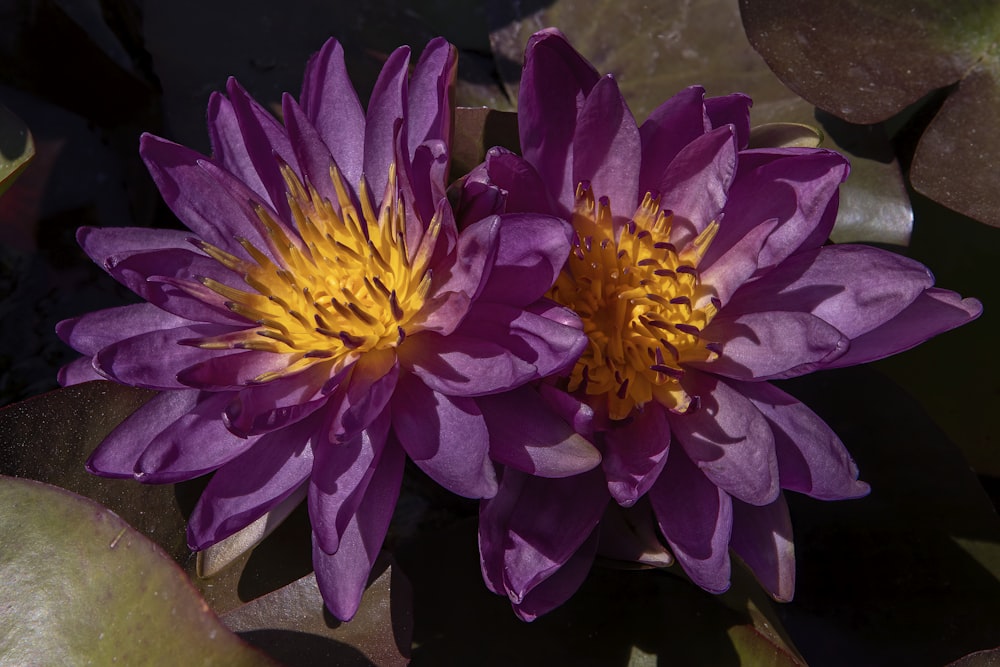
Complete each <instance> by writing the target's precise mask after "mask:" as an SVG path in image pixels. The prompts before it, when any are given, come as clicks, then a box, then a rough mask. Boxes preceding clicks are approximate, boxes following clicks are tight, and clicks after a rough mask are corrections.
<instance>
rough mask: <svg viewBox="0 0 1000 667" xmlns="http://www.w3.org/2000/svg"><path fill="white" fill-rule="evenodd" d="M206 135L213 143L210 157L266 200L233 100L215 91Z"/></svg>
mask: <svg viewBox="0 0 1000 667" xmlns="http://www.w3.org/2000/svg"><path fill="white" fill-rule="evenodd" d="M208 137H209V140H210V141H211V143H212V157H213V159H215V161H216V162H218V163H219V164H220V165H222V168H223V169H225V170H226V171H229V172H230V173H232V174H233V176H235V177H236V178H238V179H239V180H241V181H243V182H244V183H246V185H247V187H248V188H250V189H251V190H253V191H254V192H255V193H256V194H257V196H258V197H260V198H261V199H262V200H265V199H267V196H268V195H267V189H266V188H265V187H264V183H263V182H262V181H261V180H260V174H258V173H257V169H256V168H255V167H254V165H253V161H252V160H251V159H250V154H249V153H248V152H247V144H246V141H245V140H244V139H243V132H242V130H240V124H239V121H238V120H237V119H236V112H235V111H234V110H233V103H232V102H230V101H229V99H228V98H226V96H225V95H222V94H221V93H218V92H213V93H212V94H211V96H210V97H209V98H208Z"/></svg>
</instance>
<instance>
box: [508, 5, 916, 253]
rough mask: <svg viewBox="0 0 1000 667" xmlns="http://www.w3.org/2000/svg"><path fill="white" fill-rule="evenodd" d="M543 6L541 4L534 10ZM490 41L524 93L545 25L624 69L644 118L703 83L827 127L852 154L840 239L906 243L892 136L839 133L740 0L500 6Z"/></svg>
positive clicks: (779, 115)
mask: <svg viewBox="0 0 1000 667" xmlns="http://www.w3.org/2000/svg"><path fill="white" fill-rule="evenodd" d="M536 7H537V9H535V8H536ZM490 9H491V14H490V26H491V28H492V32H491V34H490V39H491V42H492V44H493V51H494V55H495V57H496V60H497V70H498V72H499V74H500V76H501V78H502V80H503V82H504V84H505V85H506V86H507V89H508V94H509V95H510V96H511V98H512V99H514V98H516V94H517V88H518V83H519V81H520V76H521V63H522V61H523V53H524V46H525V44H526V43H527V41H528V38H529V37H530V36H531V34H532V33H534V32H535V31H537V30H540V29H541V28H544V27H547V26H555V27H557V28H559V29H560V30H561V31H562V32H563V33H565V34H566V36H567V37H568V38H569V40H570V42H571V43H572V44H573V45H574V46H575V47H576V49H577V50H578V51H580V53H582V54H583V55H584V56H585V57H586V58H587V59H589V60H590V61H591V62H593V63H594V65H595V67H597V69H598V71H600V72H611V73H613V74H614V75H615V77H616V79H617V80H618V83H619V85H620V87H621V90H622V93H623V94H624V96H625V99H626V101H627V102H628V104H629V107H630V108H631V110H632V112H633V113H634V114H635V115H636V118H637V119H639V120H640V121H641V120H642V119H644V118H645V117H646V116H647V115H648V114H649V112H650V111H652V110H653V109H654V108H656V106H657V105H659V104H660V103H661V102H662V101H663V100H665V99H667V97H669V96H670V95H673V94H674V93H676V92H677V91H679V90H680V89H682V88H685V87H687V86H690V85H694V84H700V85H703V86H705V88H706V90H707V92H708V94H709V95H725V94H728V93H732V92H743V93H747V94H748V95H750V96H751V97H752V98H753V99H754V107H753V109H752V110H751V121H752V123H753V124H754V125H761V124H764V123H773V122H784V123H800V124H804V125H811V126H816V125H820V126H821V127H822V129H823V132H824V135H825V138H824V141H823V142H822V143H821V146H823V147H824V148H831V149H834V150H839V151H840V152H842V153H845V154H846V155H847V157H848V158H849V159H850V160H851V165H852V171H851V176H850V177H849V178H848V180H847V182H846V183H845V184H844V186H843V187H842V188H841V193H842V199H841V207H840V214H839V215H838V218H837V227H836V229H835V230H834V233H833V238H834V240H836V241H838V242H846V241H873V242H879V243H892V244H898V245H905V244H906V243H907V242H908V240H909V234H910V229H911V227H912V220H913V216H912V213H911V211H910V207H909V200H908V197H907V195H906V189H905V187H904V185H903V180H902V174H901V172H900V168H899V163H898V162H897V161H896V160H895V157H894V155H893V152H892V149H891V147H890V146H889V142H888V137H887V136H886V134H885V133H884V132H880V131H879V132H872V131H870V129H869V128H864V127H855V128H848V127H844V126H843V124H841V126H840V127H838V128H837V130H836V131H831V130H830V129H829V128H827V126H826V119H824V118H819V117H817V115H816V109H815V108H814V106H813V104H811V103H809V102H806V101H805V100H803V99H802V98H801V97H799V95H797V94H796V93H794V92H792V91H791V90H789V89H788V88H787V87H786V86H785V85H784V84H783V83H782V82H781V81H780V80H779V79H778V77H776V76H775V75H774V73H772V72H771V71H770V69H769V68H768V66H767V64H766V63H765V62H764V60H763V59H762V58H761V57H760V56H759V55H758V54H757V53H756V52H755V51H754V50H753V47H751V46H750V43H749V42H748V41H747V39H746V37H745V35H744V34H743V32H742V30H741V23H740V11H739V6H738V4H737V0H693V1H691V2H684V3H668V4H661V5H657V6H656V8H655V10H651V9H650V6H649V3H648V2H642V1H641V0H557V1H556V2H553V3H551V4H546V5H545V6H544V7H538V6H537V5H532V6H531V7H530V8H522V7H521V5H511V4H503V3H494V4H493V5H491V6H490Z"/></svg>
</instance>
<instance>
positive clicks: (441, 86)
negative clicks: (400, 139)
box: [407, 37, 458, 154]
mask: <svg viewBox="0 0 1000 667" xmlns="http://www.w3.org/2000/svg"><path fill="white" fill-rule="evenodd" d="M457 67H458V51H457V50H456V49H455V47H454V46H452V45H451V44H449V43H448V42H447V41H445V40H444V39H443V38H441V37H437V38H435V39H432V40H431V41H429V42H428V43H427V46H426V47H424V50H423V52H422V53H421V54H420V58H419V59H418V60H417V64H416V66H415V67H414V68H413V76H412V77H411V79H410V85H409V91H408V94H409V99H408V107H409V109H408V112H407V122H408V124H409V127H408V128H407V133H408V135H409V142H410V143H409V149H410V154H413V153H414V152H415V151H416V148H417V146H418V145H420V144H421V143H423V142H425V141H443V142H445V143H446V144H447V142H449V141H451V100H450V97H451V95H452V87H453V86H454V83H455V75H456V71H457ZM446 149H447V146H446Z"/></svg>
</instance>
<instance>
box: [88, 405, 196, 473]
mask: <svg viewBox="0 0 1000 667" xmlns="http://www.w3.org/2000/svg"><path fill="white" fill-rule="evenodd" d="M197 395H198V392H197V391H166V392H163V393H161V394H158V395H156V396H154V397H153V398H152V399H150V400H149V402H147V403H146V404H145V405H143V406H141V407H140V408H139V409H138V410H136V411H135V412H133V413H132V414H131V415H129V416H128V417H126V418H125V420H124V421H123V422H122V423H121V424H119V425H118V426H116V427H115V429H114V430H113V431H111V433H109V434H108V436H107V437H106V438H104V440H103V441H102V442H101V444H100V445H98V446H97V449H95V450H94V452H93V453H92V454H91V455H90V458H89V459H87V470H89V471H90V472H91V473H93V474H95V475H101V476H103V477H132V476H133V475H134V474H135V465H136V462H137V461H138V460H139V457H140V456H142V453H143V451H144V450H145V449H146V447H147V446H148V445H149V443H150V441H151V440H152V439H153V438H155V437H156V436H157V434H159V433H160V432H162V431H163V430H164V429H166V428H168V427H170V425H171V424H173V423H174V422H176V421H177V420H178V419H180V418H181V417H182V416H183V415H184V414H185V413H186V412H187V411H188V410H189V409H190V404H191V401H192V400H193V399H195V398H196V397H197Z"/></svg>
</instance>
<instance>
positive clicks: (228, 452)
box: [135, 391, 256, 484]
mask: <svg viewBox="0 0 1000 667" xmlns="http://www.w3.org/2000/svg"><path fill="white" fill-rule="evenodd" d="M167 393H170V394H179V395H180V396H181V397H183V398H184V399H185V401H186V403H185V404H186V406H187V407H188V410H187V412H185V413H184V414H182V415H180V416H179V417H178V418H177V420H176V421H175V422H174V423H172V424H170V425H169V426H168V427H167V428H165V429H163V430H162V431H160V433H158V434H157V435H156V436H155V437H154V438H153V439H152V441H151V442H150V443H149V446H148V447H146V449H145V451H143V453H142V455H141V456H140V457H139V460H138V462H137V463H136V465H135V472H136V478H137V479H138V480H139V481H141V482H147V483H153V484H174V483H176V482H179V481H183V480H186V479H193V478H195V477H199V476H201V475H204V474H205V473H207V472H210V471H212V470H215V469H216V468H218V467H219V466H221V465H223V464H225V463H227V462H229V461H231V460H233V459H234V458H236V457H237V456H239V455H240V454H242V453H243V452H245V451H246V450H247V449H249V448H250V446H251V445H253V444H254V442H255V441H256V438H238V437H236V436H235V435H233V434H232V433H230V432H229V431H228V430H227V429H226V426H225V424H224V423H223V421H222V410H223V409H224V408H225V407H226V404H227V403H229V401H230V400H232V394H230V393H228V392H219V393H211V394H209V393H204V392H196V391H179V392H167Z"/></svg>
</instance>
